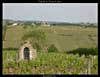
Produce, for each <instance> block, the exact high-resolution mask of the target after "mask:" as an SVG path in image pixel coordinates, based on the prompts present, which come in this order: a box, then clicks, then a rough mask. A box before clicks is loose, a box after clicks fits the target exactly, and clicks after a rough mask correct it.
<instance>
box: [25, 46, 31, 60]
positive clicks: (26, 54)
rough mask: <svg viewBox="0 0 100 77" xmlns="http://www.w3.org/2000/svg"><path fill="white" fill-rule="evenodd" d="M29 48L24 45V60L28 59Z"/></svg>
mask: <svg viewBox="0 0 100 77" xmlns="http://www.w3.org/2000/svg"><path fill="white" fill-rule="evenodd" d="M29 51H30V50H29V48H28V47H25V48H24V59H26V60H29V55H30V54H29Z"/></svg>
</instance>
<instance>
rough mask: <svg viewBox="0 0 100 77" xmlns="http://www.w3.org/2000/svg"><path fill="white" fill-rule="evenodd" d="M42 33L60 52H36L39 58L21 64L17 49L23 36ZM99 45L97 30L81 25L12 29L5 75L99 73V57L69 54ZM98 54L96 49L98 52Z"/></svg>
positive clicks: (6, 45) (7, 39)
mask: <svg viewBox="0 0 100 77" xmlns="http://www.w3.org/2000/svg"><path fill="white" fill-rule="evenodd" d="M34 30H40V31H43V32H45V33H46V35H47V40H45V42H46V43H47V44H48V46H50V45H51V44H54V45H55V47H56V48H57V49H58V50H59V52H48V53H44V52H43V51H41V52H37V55H38V57H37V58H36V59H35V60H32V61H30V62H27V61H21V62H18V61H17V60H18V53H17V52H18V49H19V47H20V46H21V44H22V43H23V39H22V37H23V35H24V34H26V33H27V32H29V31H34ZM97 46H98V28H92V27H88V28H84V27H80V26H51V27H42V26H40V27H30V26H28V27H27V28H24V27H23V26H14V27H12V26H9V27H8V29H7V31H6V37H5V41H3V49H6V48H17V50H7V49H6V50H3V56H2V57H3V74H96V75H97V74H98V55H95V56H92V55H91V56H88V57H86V56H84V55H83V56H79V55H78V54H75V55H74V54H67V53H66V52H68V51H74V50H76V49H79V48H95V47H97ZM96 51H97V50H96Z"/></svg>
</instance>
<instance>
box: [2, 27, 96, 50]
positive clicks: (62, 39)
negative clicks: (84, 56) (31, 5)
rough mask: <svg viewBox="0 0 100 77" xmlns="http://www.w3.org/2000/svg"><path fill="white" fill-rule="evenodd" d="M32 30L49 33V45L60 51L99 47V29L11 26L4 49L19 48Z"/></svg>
mask: <svg viewBox="0 0 100 77" xmlns="http://www.w3.org/2000/svg"><path fill="white" fill-rule="evenodd" d="M32 30H41V31H44V32H46V33H47V42H48V44H54V45H55V46H56V47H57V48H58V49H59V51H69V50H73V49H77V48H90V47H96V46H97V36H98V34H97V33H98V29H97V28H83V27H78V26H66V27H65V26H62V27H60V26H51V27H30V26H28V27H27V28H26V29H25V28H23V26H15V27H12V26H9V27H8V29H7V32H6V41H3V48H19V47H20V44H21V43H22V36H23V35H24V34H25V33H26V32H28V31H32Z"/></svg>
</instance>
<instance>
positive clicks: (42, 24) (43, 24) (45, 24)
mask: <svg viewBox="0 0 100 77" xmlns="http://www.w3.org/2000/svg"><path fill="white" fill-rule="evenodd" d="M41 26H50V25H49V24H48V23H46V22H42V23H41Z"/></svg>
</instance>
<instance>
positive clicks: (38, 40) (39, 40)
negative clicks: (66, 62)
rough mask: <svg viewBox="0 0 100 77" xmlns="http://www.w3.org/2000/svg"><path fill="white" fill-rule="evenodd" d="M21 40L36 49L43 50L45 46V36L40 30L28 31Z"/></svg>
mask: <svg viewBox="0 0 100 77" xmlns="http://www.w3.org/2000/svg"><path fill="white" fill-rule="evenodd" d="M22 39H23V40H29V41H31V42H32V44H33V46H34V47H35V48H37V49H41V48H42V49H44V48H45V47H46V46H47V44H46V39H47V35H46V33H45V32H43V31H40V30H34V31H29V32H27V33H26V34H24V36H23V37H22Z"/></svg>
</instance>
